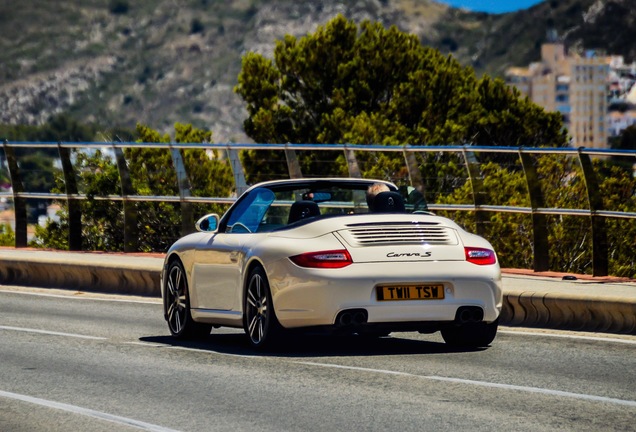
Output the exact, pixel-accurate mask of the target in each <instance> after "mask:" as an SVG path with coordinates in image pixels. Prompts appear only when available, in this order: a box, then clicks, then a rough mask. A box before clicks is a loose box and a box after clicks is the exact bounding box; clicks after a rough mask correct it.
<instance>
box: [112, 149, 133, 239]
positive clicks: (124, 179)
mask: <svg viewBox="0 0 636 432" xmlns="http://www.w3.org/2000/svg"><path fill="white" fill-rule="evenodd" d="M113 150H114V151H115V160H116V161H117V169H118V170H119V180H120V181H121V195H122V199H123V204H124V252H137V250H138V249H139V236H138V230H137V207H136V205H135V203H134V202H133V201H129V200H128V198H127V197H128V196H129V195H134V194H135V190H134V189H133V186H132V181H131V180H130V173H129V172H128V165H127V164H126V158H125V157H124V152H123V151H122V149H121V148H119V147H116V146H115V145H114V144H113Z"/></svg>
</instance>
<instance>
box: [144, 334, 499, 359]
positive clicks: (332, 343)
mask: <svg viewBox="0 0 636 432" xmlns="http://www.w3.org/2000/svg"><path fill="white" fill-rule="evenodd" d="M139 340H140V341H141V342H146V343H153V344H158V345H165V346H167V347H183V348H190V349H198V350H201V351H209V352H217V353H222V354H231V355H240V356H254V357H259V356H270V357H285V358H307V357H346V356H387V355H389V356H390V355H415V354H417V355H422V354H424V355H430V354H448V353H469V352H480V351H484V350H485V349H487V348H462V347H452V346H449V345H447V344H445V343H442V342H435V341H426V340H418V339H409V338H405V337H402V334H400V333H398V334H396V335H391V336H388V337H381V338H368V337H361V336H356V335H349V336H334V335H330V336H326V335H313V334H301V335H298V334H290V335H285V337H284V338H283V339H282V340H281V341H280V343H278V344H277V345H276V346H275V347H272V348H269V349H266V350H256V349H253V348H252V347H251V346H250V345H249V343H248V341H247V337H246V336H245V334H243V333H238V332H237V333H217V332H215V331H213V332H212V333H211V334H210V335H209V336H208V337H206V338H203V339H199V340H196V341H195V340H179V339H175V338H173V337H171V336H146V337H141V338H140V339H139Z"/></svg>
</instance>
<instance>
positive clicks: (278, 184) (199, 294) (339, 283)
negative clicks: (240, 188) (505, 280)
mask: <svg viewBox="0 0 636 432" xmlns="http://www.w3.org/2000/svg"><path fill="white" fill-rule="evenodd" d="M374 189H379V190H380V192H379V193H377V195H374V194H373V193H370V191H373V190H374ZM195 228H196V232H194V233H192V234H189V235H186V236H184V237H182V238H180V239H179V240H177V241H176V242H175V243H174V244H173V245H172V246H171V247H170V249H169V250H168V252H167V254H166V257H165V262H164V266H163V270H162V274H161V294H162V298H163V306H164V318H165V319H166V321H167V323H168V327H169V330H170V333H171V334H172V336H174V337H176V338H197V337H207V336H208V335H209V333H210V331H211V329H212V327H222V326H227V327H235V328H243V329H244V331H245V333H246V335H247V337H248V341H249V343H250V344H251V346H252V347H254V348H256V349H261V348H265V347H270V346H273V345H284V342H285V339H286V338H285V335H286V334H288V333H290V332H291V331H292V330H294V331H309V330H311V331H321V332H327V333H341V334H352V335H358V336H363V337H369V338H376V337H382V336H386V335H389V334H390V333H391V332H420V333H434V332H437V331H441V335H442V337H443V339H444V341H445V342H446V343H447V344H449V345H452V346H461V347H472V348H477V347H486V346H488V345H489V344H490V343H491V342H492V341H493V340H494V338H495V336H496V333H497V328H498V319H499V315H500V312H501V307H502V298H503V293H502V286H501V271H500V268H499V263H498V260H497V255H496V253H495V251H494V249H493V247H492V246H491V244H490V243H489V242H488V241H487V240H485V239H484V238H482V237H479V236H477V235H474V234H471V233H469V232H467V231H465V230H464V229H462V228H461V227H460V226H459V225H458V224H456V223H455V222H453V221H452V220H450V219H448V218H445V217H441V216H437V215H435V214H433V213H431V212H429V211H428V207H427V205H426V201H425V199H424V197H423V195H422V193H421V192H420V191H419V190H417V189H415V188H413V187H410V186H409V187H401V188H398V187H397V186H396V185H395V184H393V183H391V182H387V181H382V180H372V179H355V178H302V179H289V180H275V181H269V182H263V183H259V184H256V185H254V186H252V187H250V188H249V189H248V190H246V191H245V192H244V193H243V194H242V195H241V196H240V197H239V198H238V199H237V200H236V201H235V202H234V203H233V205H232V206H231V207H230V208H229V209H228V210H227V212H226V213H225V214H224V215H223V216H222V217H220V216H219V215H217V214H208V215H205V216H203V217H202V218H200V219H199V220H198V221H197V222H196V224H195ZM356 337H357V336H356Z"/></svg>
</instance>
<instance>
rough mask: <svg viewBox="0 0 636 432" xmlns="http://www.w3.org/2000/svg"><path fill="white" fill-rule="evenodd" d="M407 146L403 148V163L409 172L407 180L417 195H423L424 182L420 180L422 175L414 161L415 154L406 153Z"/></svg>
mask: <svg viewBox="0 0 636 432" xmlns="http://www.w3.org/2000/svg"><path fill="white" fill-rule="evenodd" d="M407 147H408V145H405V146H404V162H405V163H406V169H407V170H408V172H409V180H410V181H411V186H413V187H414V188H415V189H416V190H417V191H418V192H419V193H421V194H422V195H424V181H423V180H422V173H421V172H420V167H419V165H418V163H417V159H415V153H413V152H412V151H407V150H406V149H407Z"/></svg>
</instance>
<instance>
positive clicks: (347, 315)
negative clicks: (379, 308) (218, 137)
mask: <svg viewBox="0 0 636 432" xmlns="http://www.w3.org/2000/svg"><path fill="white" fill-rule="evenodd" d="M368 319H369V313H368V312H367V311H366V310H365V309H347V310H344V311H342V312H340V313H339V314H338V316H337V317H336V324H337V325H339V326H342V327H349V326H359V325H363V324H366V323H367V320H368Z"/></svg>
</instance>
